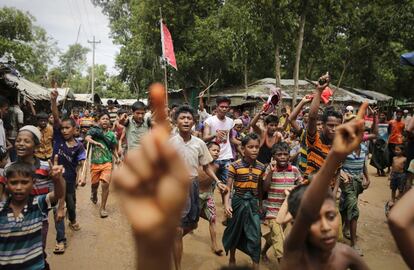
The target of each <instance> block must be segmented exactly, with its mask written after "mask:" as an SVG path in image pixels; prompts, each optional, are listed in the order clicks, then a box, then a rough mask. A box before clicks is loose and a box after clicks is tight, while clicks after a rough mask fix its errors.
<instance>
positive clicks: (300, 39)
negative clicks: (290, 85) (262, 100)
mask: <svg viewBox="0 0 414 270" xmlns="http://www.w3.org/2000/svg"><path fill="white" fill-rule="evenodd" d="M305 22H306V7H305V8H304V10H303V11H302V14H301V15H300V22H299V32H298V40H297V42H296V60H295V68H294V70H293V80H294V84H295V86H294V89H293V98H292V108H293V107H294V106H295V104H296V98H297V95H298V91H299V68H300V55H301V53H302V45H303V36H304V33H305Z"/></svg>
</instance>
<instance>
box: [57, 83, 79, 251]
mask: <svg viewBox="0 0 414 270" xmlns="http://www.w3.org/2000/svg"><path fill="white" fill-rule="evenodd" d="M57 96H58V93H57V91H53V92H52V93H51V109H52V114H53V118H54V123H53V155H57V156H58V162H59V164H62V165H63V166H64V167H65V172H64V173H63V178H64V179H65V182H66V195H65V198H64V199H65V202H66V208H67V211H68V216H69V227H70V228H71V229H72V230H74V231H78V230H80V226H79V223H78V222H77V221H76V185H77V178H78V175H77V170H78V169H79V168H82V166H83V163H84V162H85V159H86V151H85V148H84V147H83V144H82V143H81V142H78V141H77V140H76V139H75V137H74V136H75V133H76V123H75V121H74V120H73V119H72V118H65V119H63V120H60V119H59V112H58V108H57ZM79 184H80V185H82V186H84V185H85V179H79ZM55 216H56V215H55ZM55 227H56V231H57V234H56V242H57V243H56V247H55V249H54V253H56V254H61V253H64V252H65V245H66V237H65V221H64V219H63V218H61V219H59V220H55Z"/></svg>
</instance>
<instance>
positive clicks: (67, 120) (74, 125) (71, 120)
mask: <svg viewBox="0 0 414 270" xmlns="http://www.w3.org/2000/svg"><path fill="white" fill-rule="evenodd" d="M62 122H69V123H70V125H71V126H72V127H76V122H75V120H73V118H71V117H65V118H63V119H62Z"/></svg>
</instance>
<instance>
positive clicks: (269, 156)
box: [0, 75, 414, 269]
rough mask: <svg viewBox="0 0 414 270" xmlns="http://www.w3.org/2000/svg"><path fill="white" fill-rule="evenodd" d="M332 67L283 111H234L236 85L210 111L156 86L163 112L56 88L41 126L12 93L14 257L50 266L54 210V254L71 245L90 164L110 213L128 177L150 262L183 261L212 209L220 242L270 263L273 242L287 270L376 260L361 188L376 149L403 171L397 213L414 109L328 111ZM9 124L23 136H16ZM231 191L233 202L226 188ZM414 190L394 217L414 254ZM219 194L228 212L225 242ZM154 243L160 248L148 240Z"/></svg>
mask: <svg viewBox="0 0 414 270" xmlns="http://www.w3.org/2000/svg"><path fill="white" fill-rule="evenodd" d="M322 79H323V80H321V81H325V83H324V84H323V85H320V84H318V85H317V86H316V90H315V92H314V93H313V95H312V96H305V97H304V98H303V99H302V100H301V101H300V102H299V103H298V104H297V105H296V106H295V107H294V108H293V110H292V111H290V110H288V109H286V108H283V109H282V110H281V112H280V114H279V113H278V112H277V110H275V111H274V112H270V113H269V112H268V110H267V107H265V106H264V107H263V108H262V109H260V110H259V111H258V112H257V113H256V114H255V115H254V116H253V117H252V118H251V117H250V113H249V111H248V110H244V111H243V113H242V114H241V115H240V113H238V112H237V111H234V110H233V112H231V110H230V109H231V99H230V98H228V97H224V96H219V97H217V99H216V107H214V108H213V109H212V110H211V115H210V114H209V113H208V112H207V110H206V108H205V107H204V103H203V96H201V99H200V107H199V110H198V111H195V110H193V108H191V107H190V106H188V105H182V106H175V105H173V106H171V108H170V109H168V107H167V106H166V104H165V100H164V96H163V95H164V92H163V91H162V86H160V85H159V84H156V85H154V86H152V87H151V89H150V95H151V97H150V102H151V108H152V110H149V108H148V107H147V106H145V104H144V103H142V102H140V101H137V102H135V103H134V104H133V105H132V108H131V111H128V110H124V109H117V108H115V107H114V105H113V103H112V102H111V103H109V102H108V109H107V110H95V111H92V112H91V111H89V110H86V109H85V110H78V109H73V110H72V111H71V114H63V113H62V110H59V106H58V102H57V92H56V91H52V93H51V108H50V112H51V113H50V114H47V113H38V114H37V120H38V121H37V123H36V124H37V126H34V125H23V122H24V121H22V120H21V119H17V118H16V119H17V120H18V121H17V120H16V122H15V124H14V125H11V126H7V127H3V122H4V120H3V119H6V113H7V107H8V102H7V100H5V99H4V98H3V97H0V119H1V120H2V121H1V125H0V139H2V141H0V143H3V145H0V146H1V149H0V150H1V151H0V152H3V149H4V151H5V152H6V154H4V155H3V154H2V153H0V154H2V155H1V159H2V160H1V161H2V162H1V164H2V166H1V167H2V169H1V171H2V172H1V173H2V174H3V177H2V178H1V181H0V225H1V227H0V239H1V241H0V268H1V269H45V268H48V264H47V261H46V252H45V243H46V236H47V234H48V229H49V223H48V211H49V210H50V209H53V212H54V217H55V228H56V246H55V249H54V253H56V254H62V253H64V252H65V248H66V244H67V239H66V237H65V220H64V219H65V216H66V215H65V209H66V211H67V217H68V226H69V228H71V229H72V230H74V231H78V230H80V229H81V223H80V222H79V219H78V218H77V216H76V190H77V188H78V186H85V185H86V183H87V179H86V178H87V177H86V176H87V173H86V172H87V171H90V183H91V195H90V200H91V202H92V203H93V204H99V206H100V208H99V216H100V217H101V218H107V217H108V216H109V215H110V214H111V213H108V211H107V209H106V203H107V200H108V196H109V186H110V184H111V181H112V179H114V180H115V184H116V186H117V187H118V191H119V192H120V193H121V194H122V196H121V204H122V205H123V206H124V208H125V210H126V214H127V217H128V218H129V220H130V222H131V224H132V226H133V229H134V232H135V234H134V235H135V237H136V238H137V239H139V241H137V250H138V266H140V267H142V269H169V268H171V260H170V259H171V258H173V262H174V265H175V269H181V257H182V253H183V237H184V236H185V235H186V234H188V233H190V232H191V231H193V230H194V229H196V228H197V224H198V222H199V217H202V218H203V219H205V220H207V221H208V222H209V232H210V238H211V250H212V252H213V253H214V254H216V255H217V256H222V255H223V251H224V252H225V254H227V255H229V265H230V266H231V267H235V265H236V250H240V251H241V252H243V253H245V254H247V255H248V256H250V258H251V260H252V262H253V269H258V268H259V263H260V261H261V260H262V261H267V260H269V258H268V254H267V252H268V250H269V249H271V248H272V250H273V253H274V257H275V258H276V259H277V262H278V263H279V264H280V266H281V268H282V269H325V268H326V269H348V268H351V269H367V265H366V264H365V263H364V261H363V260H362V259H361V256H363V251H362V249H361V248H360V247H359V246H358V245H357V242H358V241H357V240H358V237H357V221H358V218H359V215H360V214H359V209H358V196H359V195H360V194H361V193H362V192H364V190H365V189H367V188H368V187H369V184H370V177H369V175H368V170H367V165H368V157H369V154H370V153H371V154H372V159H371V163H370V164H371V165H373V166H374V167H375V168H376V169H377V172H378V176H384V175H385V174H386V173H385V169H386V168H388V169H389V172H388V173H389V181H390V189H391V199H390V202H389V203H387V206H386V208H387V214H388V212H389V211H390V209H391V208H394V203H396V202H397V200H399V199H401V198H402V196H403V194H405V193H406V192H407V191H408V190H409V189H410V188H411V185H412V179H413V178H414V177H413V175H414V156H413V151H414V150H413V144H414V142H413V140H414V120H413V119H414V118H411V119H409V118H408V116H407V115H404V114H403V111H401V110H397V111H396V113H395V117H393V119H392V120H391V121H389V122H387V121H386V115H385V113H384V112H380V113H379V115H378V118H377V114H378V110H377V109H376V108H371V107H368V105H367V104H363V105H362V106H361V108H360V110H359V112H358V113H356V112H354V109H353V108H352V107H349V106H348V107H347V108H346V109H345V110H344V111H343V112H338V111H336V110H335V109H334V108H333V107H325V108H324V109H323V110H321V95H322V92H323V91H324V89H325V88H326V87H328V84H329V75H324V76H323V77H322ZM307 105H309V107H306V106H307ZM16 111H17V114H18V110H16ZM366 113H367V116H365V114H366ZM19 115H20V114H19ZM20 118H21V117H20ZM394 118H395V119H394ZM367 123H369V125H367ZM9 128H10V129H11V130H8V129H9ZM6 133H10V134H11V135H13V136H10V138H11V139H12V140H7V139H6V138H5V137H4V139H3V137H2V136H3V135H2V134H6ZM378 155H379V156H378ZM381 156H382V158H381ZM384 157H385V159H386V160H385V161H384V160H383V158H384ZM88 181H89V180H88ZM99 186H101V198H100V200H99V202H98V190H99ZM217 190H218V192H219V193H220V195H221V200H222V201H221V202H216V201H215V199H214V194H215V192H216V191H217ZM397 191H398V194H397ZM411 193H412V191H410V192H409V194H411ZM407 196H408V195H407ZM407 196H405V197H407ZM405 197H404V198H402V199H401V203H397V204H395V209H393V210H391V212H390V215H389V219H390V228H391V231H392V233H393V235H394V236H395V238H396V239H401V238H403V237H404V236H406V237H407V238H409V239H405V240H404V241H405V242H404V243H402V244H399V243H397V244H398V245H399V247H400V249H401V252H402V255H403V256H405V254H409V253H410V251H413V250H414V237H412V236H411V234H413V235H414V233H412V232H411V231H410V230H409V227H410V225H411V223H412V220H408V219H407V220H406V221H405V223H404V222H403V221H401V220H399V216H397V214H395V213H402V212H407V211H410V210H408V209H406V208H407V205H408V204H409V203H410V202H411V200H412V198H410V199H406V198H405ZM217 204H222V205H223V207H224V213H225V217H226V219H225V220H223V224H224V226H226V227H225V229H224V234H223V238H222V241H221V243H220V241H218V240H217V233H216V230H217V226H218V224H221V222H220V223H218V222H217V221H218V220H217V211H218V210H217V209H220V208H217V207H216V205H217ZM404 207H405V208H404ZM134 210H136V211H134ZM411 212H412V211H411ZM263 225H264V228H266V229H265V232H262V226H263ZM220 226H221V225H220ZM287 227H290V230H289V233H287V230H286V228H287ZM403 230H405V231H404V232H405V234H403V232H401V231H403ZM150 231H151V233H149V232H150ZM155 232H157V233H155ZM262 237H263V238H264V239H265V242H264V245H262V241H261V239H262ZM344 237H345V238H348V239H349V240H350V242H349V245H345V244H343V243H346V242H347V241H346V240H344V239H343V238H344ZM410 237H411V238H410ZM410 239H412V240H413V242H409V240H410ZM160 241H162V244H160V243H159V242H160ZM338 241H339V242H341V243H338ZM401 241H402V240H401ZM157 243H158V244H157ZM221 246H222V247H223V248H221ZM153 248H156V249H158V251H159V254H158V255H159V257H156V256H154V254H151V253H150V252H149V251H148V250H147V249H149V250H150V249H153ZM163 256H164V257H163ZM160 258H165V260H163V259H160ZM406 261H407V263H408V264H410V263H411V265H414V263H412V262H411V261H412V259H406Z"/></svg>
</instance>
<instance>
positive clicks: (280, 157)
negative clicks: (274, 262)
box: [262, 142, 302, 260]
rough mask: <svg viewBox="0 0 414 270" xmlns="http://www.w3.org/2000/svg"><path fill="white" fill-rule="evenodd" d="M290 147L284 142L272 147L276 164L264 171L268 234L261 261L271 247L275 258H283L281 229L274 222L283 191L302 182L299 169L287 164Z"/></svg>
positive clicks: (281, 201)
mask: <svg viewBox="0 0 414 270" xmlns="http://www.w3.org/2000/svg"><path fill="white" fill-rule="evenodd" d="M289 153H290V147H289V145H288V144H287V143H286V142H279V143H277V144H275V145H273V147H272V156H273V160H274V161H276V164H275V165H273V164H270V165H269V166H268V167H267V169H266V178H265V179H266V181H265V182H266V183H270V187H269V189H268V199H267V211H266V220H267V221H268V226H269V228H270V232H269V233H267V234H266V235H264V236H263V237H264V238H265V239H266V244H265V246H264V248H263V250H262V258H263V260H266V259H267V256H266V252H267V251H268V250H269V248H270V247H273V249H274V251H275V255H276V258H278V259H280V258H282V256H283V228H282V227H281V225H280V224H278V223H277V222H276V217H277V214H278V213H279V209H280V207H281V206H282V204H283V201H284V200H285V198H286V194H285V190H287V189H292V188H293V187H295V186H296V185H297V184H299V183H300V182H302V175H301V174H300V172H299V169H298V168H297V167H295V166H293V165H291V164H290V163H289Z"/></svg>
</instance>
